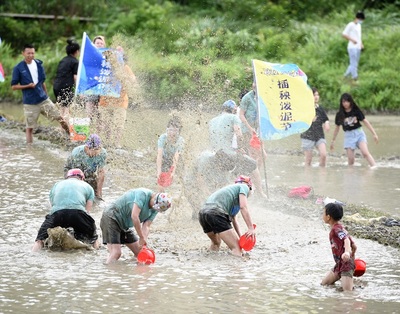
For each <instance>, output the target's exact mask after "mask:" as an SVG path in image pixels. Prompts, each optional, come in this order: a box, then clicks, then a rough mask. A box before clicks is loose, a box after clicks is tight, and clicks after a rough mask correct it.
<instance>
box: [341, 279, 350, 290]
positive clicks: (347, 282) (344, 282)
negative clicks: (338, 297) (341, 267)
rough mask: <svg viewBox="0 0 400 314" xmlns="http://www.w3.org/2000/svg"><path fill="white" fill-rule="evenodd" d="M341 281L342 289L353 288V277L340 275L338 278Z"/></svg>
mask: <svg viewBox="0 0 400 314" xmlns="http://www.w3.org/2000/svg"><path fill="white" fill-rule="evenodd" d="M340 281H341V282H342V288H343V291H352V290H353V278H352V277H348V276H342V278H341V279H340Z"/></svg>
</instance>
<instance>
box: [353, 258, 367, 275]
mask: <svg viewBox="0 0 400 314" xmlns="http://www.w3.org/2000/svg"><path fill="white" fill-rule="evenodd" d="M354 264H355V266H356V268H355V269H354V274H353V276H355V277H361V276H362V275H364V273H365V271H366V270H367V263H366V262H364V261H363V260H362V259H359V258H356V259H355V260H354Z"/></svg>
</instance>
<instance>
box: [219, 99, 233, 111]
mask: <svg viewBox="0 0 400 314" xmlns="http://www.w3.org/2000/svg"><path fill="white" fill-rule="evenodd" d="M235 107H236V103H235V102H234V101H233V100H232V99H229V100H227V101H225V102H224V103H223V105H222V108H223V109H232V110H233V109H235Z"/></svg>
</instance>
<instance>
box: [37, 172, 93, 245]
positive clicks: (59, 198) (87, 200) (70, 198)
mask: <svg viewBox="0 0 400 314" xmlns="http://www.w3.org/2000/svg"><path fill="white" fill-rule="evenodd" d="M84 179H85V176H84V174H83V172H82V170H80V169H71V170H69V171H68V173H67V176H66V179H65V180H63V181H59V182H57V183H56V184H54V186H53V187H52V189H51V190H50V204H51V210H50V214H48V215H46V219H45V221H44V222H43V224H42V226H41V227H40V229H39V232H38V235H37V237H36V241H35V244H34V245H33V248H32V251H34V252H37V251H39V250H41V249H42V248H43V247H44V241H45V240H46V239H47V238H48V237H49V235H48V233H47V229H49V228H54V227H58V226H60V227H62V228H70V227H72V228H73V229H74V237H75V238H76V239H77V240H80V241H82V242H88V243H90V244H91V245H93V247H94V248H96V249H97V248H98V247H99V243H98V241H97V238H98V236H97V232H96V223H95V221H94V219H93V218H92V217H91V216H90V215H89V212H90V210H91V209H92V205H93V200H94V190H93V188H92V187H91V186H90V185H89V184H88V183H86V182H85V181H83V180H84Z"/></svg>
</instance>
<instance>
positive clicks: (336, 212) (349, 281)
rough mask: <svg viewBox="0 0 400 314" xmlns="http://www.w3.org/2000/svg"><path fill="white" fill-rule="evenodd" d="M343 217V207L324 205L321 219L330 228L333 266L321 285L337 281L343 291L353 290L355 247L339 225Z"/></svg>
mask: <svg viewBox="0 0 400 314" xmlns="http://www.w3.org/2000/svg"><path fill="white" fill-rule="evenodd" d="M342 217H343V207H342V205H340V204H337V203H328V204H326V205H325V208H324V213H323V214H322V219H323V221H324V222H325V223H327V224H329V225H330V226H331V232H330V233H329V240H330V243H331V248H332V254H333V259H334V260H335V263H336V264H335V266H334V267H333V269H332V270H330V271H329V272H328V273H327V274H326V276H325V278H324V279H322V282H321V285H332V284H334V283H335V282H336V281H338V280H339V279H340V280H341V282H342V288H343V290H344V291H351V290H353V273H354V268H355V266H354V254H355V252H356V250H357V246H356V245H355V244H354V242H353V239H352V238H351V237H350V236H349V235H348V233H347V231H346V229H344V227H343V226H342V225H341V224H340V223H339V221H340V220H341V219H342Z"/></svg>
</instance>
